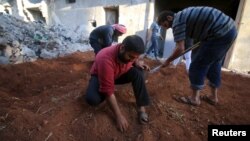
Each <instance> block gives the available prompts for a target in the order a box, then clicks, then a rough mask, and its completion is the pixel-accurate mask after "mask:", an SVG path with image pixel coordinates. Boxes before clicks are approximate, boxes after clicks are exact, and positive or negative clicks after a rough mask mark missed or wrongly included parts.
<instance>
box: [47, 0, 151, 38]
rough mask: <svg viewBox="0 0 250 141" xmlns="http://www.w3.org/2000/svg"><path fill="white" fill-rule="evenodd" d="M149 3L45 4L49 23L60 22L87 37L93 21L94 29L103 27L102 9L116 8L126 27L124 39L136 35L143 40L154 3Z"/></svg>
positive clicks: (114, 0)
mask: <svg viewBox="0 0 250 141" xmlns="http://www.w3.org/2000/svg"><path fill="white" fill-rule="evenodd" d="M148 1H149V0H130V1H128V0H94V1H93V0H77V1H76V2H75V3H67V1H66V0H60V1H56V0H50V1H48V5H49V7H48V9H50V10H49V15H50V17H49V20H48V23H49V24H55V23H60V24H63V25H65V26H67V27H71V28H73V29H76V28H79V27H81V28H82V29H84V30H85V32H86V35H89V33H90V32H91V31H92V30H93V28H94V27H92V25H91V21H92V20H96V22H97V26H100V25H104V24H105V22H106V21H105V11H104V8H105V7H110V6H118V9H119V10H118V11H119V17H118V19H119V23H121V24H124V25H125V26H127V27H128V32H127V34H125V36H121V37H120V38H119V40H118V41H121V40H122V39H123V38H124V37H126V36H127V35H131V34H138V35H140V36H141V37H142V38H143V39H145V37H146V31H147V27H148V23H151V22H152V19H153V16H154V15H153V12H152V11H154V9H153V3H152V2H151V3H149V2H148Z"/></svg>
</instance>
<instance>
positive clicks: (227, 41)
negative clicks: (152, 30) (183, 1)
mask: <svg viewBox="0 0 250 141" xmlns="http://www.w3.org/2000/svg"><path fill="white" fill-rule="evenodd" d="M157 22H158V24H159V25H160V26H162V27H163V28H165V29H168V28H172V29H173V34H174V40H175V42H176V49H175V51H174V52H173V53H172V55H171V56H170V57H169V58H168V59H167V60H166V61H165V62H164V65H163V66H168V65H169V64H170V63H171V62H172V61H173V60H174V59H176V58H177V57H178V56H179V55H180V54H181V53H183V52H184V50H185V48H184V44H185V39H186V38H187V37H189V38H193V39H195V40H197V41H200V48H199V50H198V51H197V52H196V54H193V55H192V56H194V58H192V63H191V65H190V69H189V80H190V82H191V88H192V90H193V95H192V96H189V97H180V98H178V99H177V100H179V101H180V102H184V103H186V104H191V105H195V106H197V105H200V103H201V101H200V100H201V99H204V100H206V101H207V102H209V103H210V104H217V103H218V96H217V90H218V88H219V86H220V83H221V76H220V73H221V65H222V61H223V58H224V57H225V55H226V53H227V51H228V50H229V48H230V47H231V45H232V43H233V41H234V40H235V38H236V36H237V30H236V27H235V24H234V21H233V20H232V19H231V18H230V17H229V16H227V15H225V14H224V13H223V12H221V11H220V10H218V9H215V8H212V7H188V8H186V9H184V10H182V11H180V12H178V13H176V14H175V13H173V12H171V11H163V12H162V13H160V15H159V17H158V21H157ZM205 77H207V78H208V80H209V82H210V83H209V84H210V87H211V95H207V96H203V97H200V90H201V89H202V88H203V87H204V81H205Z"/></svg>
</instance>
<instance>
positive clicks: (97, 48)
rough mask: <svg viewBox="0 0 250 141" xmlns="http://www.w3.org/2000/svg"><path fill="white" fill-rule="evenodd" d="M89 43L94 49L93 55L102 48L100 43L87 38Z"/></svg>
mask: <svg viewBox="0 0 250 141" xmlns="http://www.w3.org/2000/svg"><path fill="white" fill-rule="evenodd" d="M89 43H90V45H91V47H92V48H93V49H94V52H95V55H96V54H97V53H98V52H99V51H100V50H101V49H102V48H103V47H102V46H101V44H100V43H99V42H98V41H96V40H93V39H89Z"/></svg>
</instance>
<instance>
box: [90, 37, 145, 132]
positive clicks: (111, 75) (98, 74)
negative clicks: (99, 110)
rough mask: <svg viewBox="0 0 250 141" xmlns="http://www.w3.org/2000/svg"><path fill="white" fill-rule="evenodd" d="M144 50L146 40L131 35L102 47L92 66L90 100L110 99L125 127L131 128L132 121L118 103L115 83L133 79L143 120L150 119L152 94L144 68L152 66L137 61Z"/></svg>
mask: <svg viewBox="0 0 250 141" xmlns="http://www.w3.org/2000/svg"><path fill="white" fill-rule="evenodd" d="M144 51H145V47H144V43H143V40H142V39H141V38H140V37H139V36H137V35H132V36H128V37H126V38H125V39H124V40H123V42H122V43H121V44H116V45H113V46H110V47H107V48H104V49H102V50H101V51H100V52H99V53H98V54H97V55H96V58H95V62H94V64H93V66H92V68H91V78H90V81H89V86H88V88H87V93H86V101H87V103H88V104H90V105H93V106H97V105H99V104H100V103H102V102H103V101H104V100H107V101H108V103H109V104H110V105H111V107H112V110H113V112H114V114H115V116H116V120H117V125H118V128H119V129H120V130H121V131H125V130H126V129H127V128H128V122H127V120H126V118H125V117H124V116H123V114H122V112H121V111H120V108H119V106H118V104H117V101H116V97H115V95H114V89H115V84H125V83H130V82H131V83H132V86H133V91H134V95H135V99H136V105H137V107H138V109H137V111H138V115H139V121H140V122H141V123H146V122H148V116H147V114H146V111H145V106H147V105H149V96H148V92H147V89H146V86H145V80H144V74H143V69H145V70H149V67H148V66H147V65H145V64H143V63H139V62H137V59H138V57H139V56H140V55H141V54H143V53H144Z"/></svg>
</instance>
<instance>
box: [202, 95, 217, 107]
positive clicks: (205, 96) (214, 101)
mask: <svg viewBox="0 0 250 141" xmlns="http://www.w3.org/2000/svg"><path fill="white" fill-rule="evenodd" d="M201 100H204V101H205V102H207V103H208V104H211V105H218V99H217V100H216V99H213V98H211V97H210V96H208V95H204V96H201Z"/></svg>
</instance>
